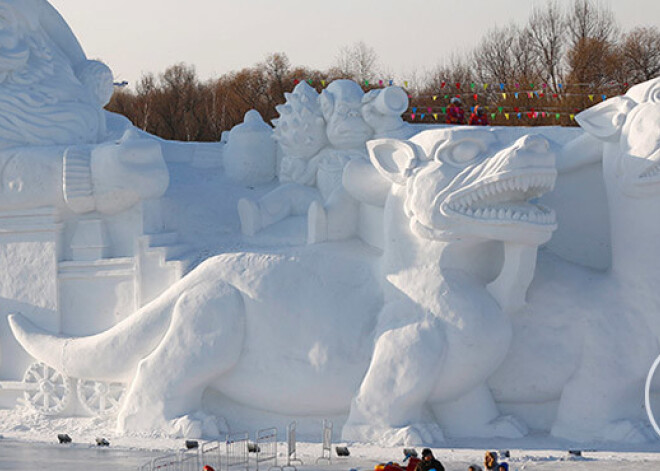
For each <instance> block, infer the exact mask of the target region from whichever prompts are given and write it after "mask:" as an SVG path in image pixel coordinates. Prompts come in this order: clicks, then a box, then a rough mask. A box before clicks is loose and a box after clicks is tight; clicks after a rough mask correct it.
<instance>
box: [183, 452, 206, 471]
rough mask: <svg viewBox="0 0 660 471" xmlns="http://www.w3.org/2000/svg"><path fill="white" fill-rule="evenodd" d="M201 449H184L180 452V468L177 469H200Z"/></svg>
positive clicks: (196, 470) (190, 470)
mask: <svg viewBox="0 0 660 471" xmlns="http://www.w3.org/2000/svg"><path fill="white" fill-rule="evenodd" d="M201 468H202V467H201V465H200V464H199V449H193V450H186V451H182V452H181V453H180V454H179V468H178V469H177V471H199V470H200V469H201Z"/></svg>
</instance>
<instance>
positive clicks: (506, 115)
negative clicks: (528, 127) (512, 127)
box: [504, 113, 509, 121]
mask: <svg viewBox="0 0 660 471" xmlns="http://www.w3.org/2000/svg"><path fill="white" fill-rule="evenodd" d="M504 116H505V117H506V120H507V121H508V120H509V113H504Z"/></svg>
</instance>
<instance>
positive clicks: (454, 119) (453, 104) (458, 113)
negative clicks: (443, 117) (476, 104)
mask: <svg viewBox="0 0 660 471" xmlns="http://www.w3.org/2000/svg"><path fill="white" fill-rule="evenodd" d="M447 124H465V114H464V113H463V108H461V99H460V98H458V97H454V98H452V99H451V100H450V101H449V107H448V108H447Z"/></svg>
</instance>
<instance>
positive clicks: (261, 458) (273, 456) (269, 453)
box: [256, 427, 282, 471]
mask: <svg viewBox="0 0 660 471" xmlns="http://www.w3.org/2000/svg"><path fill="white" fill-rule="evenodd" d="M256 445H257V471H259V464H260V463H268V462H269V461H272V465H271V466H270V467H269V468H268V469H269V470H270V469H273V468H279V469H282V467H281V466H277V429H276V428H274V427H273V428H267V429H262V430H258V431H257V437H256Z"/></svg>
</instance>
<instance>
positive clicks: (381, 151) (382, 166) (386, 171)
mask: <svg viewBox="0 0 660 471" xmlns="http://www.w3.org/2000/svg"><path fill="white" fill-rule="evenodd" d="M367 150H368V151H369V158H370V159H371V163H372V164H373V165H374V167H376V169H377V170H378V172H379V173H380V174H381V175H382V176H383V177H385V178H387V179H388V180H389V181H391V182H392V183H398V184H399V185H402V184H404V183H405V182H406V179H407V178H408V177H409V176H410V174H411V173H412V171H413V169H414V168H415V167H416V166H417V153H416V152H415V148H414V147H413V145H412V144H411V143H409V142H406V141H400V140H397V139H376V140H373V141H369V142H367Z"/></svg>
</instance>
